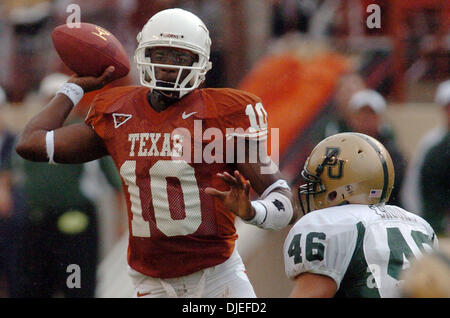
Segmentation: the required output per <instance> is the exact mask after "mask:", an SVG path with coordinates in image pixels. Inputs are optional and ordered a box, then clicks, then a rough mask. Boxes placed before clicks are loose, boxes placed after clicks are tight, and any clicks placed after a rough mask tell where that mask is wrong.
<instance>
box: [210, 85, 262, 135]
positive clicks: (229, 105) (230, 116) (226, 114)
mask: <svg viewBox="0 0 450 318" xmlns="http://www.w3.org/2000/svg"><path fill="white" fill-rule="evenodd" d="M214 100H215V103H216V107H217V112H218V115H219V122H220V126H221V129H222V131H223V133H224V134H225V135H226V137H227V138H230V137H233V136H235V137H245V138H249V139H257V140H263V139H265V138H266V137H267V112H266V110H265V109H264V106H263V104H262V101H261V99H260V98H259V97H257V96H256V95H253V94H251V93H248V92H245V91H241V90H236V89H221V90H220V91H219V93H218V94H215V96H214Z"/></svg>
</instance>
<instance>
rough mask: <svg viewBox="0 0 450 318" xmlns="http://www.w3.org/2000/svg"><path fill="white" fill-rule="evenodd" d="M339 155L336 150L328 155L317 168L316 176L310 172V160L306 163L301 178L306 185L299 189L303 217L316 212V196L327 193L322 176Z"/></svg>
mask: <svg viewBox="0 0 450 318" xmlns="http://www.w3.org/2000/svg"><path fill="white" fill-rule="evenodd" d="M337 153H338V150H337V149H334V150H332V151H331V152H330V153H329V154H328V155H326V156H325V158H324V159H323V161H322V163H321V164H319V165H318V166H317V168H316V171H315V174H312V173H310V172H309V171H308V169H307V166H308V160H307V161H306V163H305V167H304V168H303V170H302V172H301V176H302V178H303V180H305V181H306V183H305V184H303V185H301V186H300V187H299V189H298V199H299V202H300V207H301V209H302V212H303V215H305V214H306V213H309V212H311V211H313V210H315V206H312V204H314V196H316V195H319V194H322V193H324V192H325V191H326V188H325V185H324V184H323V183H322V181H321V180H320V176H321V175H322V173H323V171H324V168H325V166H326V165H327V164H328V163H329V162H331V161H333V160H335V158H336V157H335V156H336V155H337Z"/></svg>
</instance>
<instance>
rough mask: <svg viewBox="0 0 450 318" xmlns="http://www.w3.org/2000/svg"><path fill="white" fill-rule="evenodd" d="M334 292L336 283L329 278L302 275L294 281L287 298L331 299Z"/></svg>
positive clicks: (311, 274)
mask: <svg viewBox="0 0 450 318" xmlns="http://www.w3.org/2000/svg"><path fill="white" fill-rule="evenodd" d="M336 290H337V286H336V282H335V281H334V280H333V279H332V278H331V277H328V276H325V275H319V274H313V273H302V274H300V275H299V276H297V278H296V279H295V283H294V287H293V288H292V291H291V293H290V295H289V298H331V297H334V295H335V294H336Z"/></svg>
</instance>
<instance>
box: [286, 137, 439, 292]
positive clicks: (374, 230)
mask: <svg viewBox="0 0 450 318" xmlns="http://www.w3.org/2000/svg"><path fill="white" fill-rule="evenodd" d="M301 174H302V177H303V179H304V180H305V182H306V183H305V184H304V185H302V186H300V188H299V191H298V192H299V201H300V205H301V209H302V210H303V213H304V214H305V215H304V216H303V217H302V218H301V219H300V220H298V221H297V223H296V224H295V225H294V226H293V227H292V228H291V230H290V232H289V234H288V235H287V237H286V240H285V243H284V247H283V255H284V262H285V271H286V275H287V276H288V277H289V278H291V279H293V280H294V282H295V283H294V287H293V289H292V291H291V294H290V297H400V296H401V294H400V290H401V289H400V287H401V284H402V281H401V280H400V277H401V276H400V274H401V273H402V271H403V270H405V269H406V268H408V267H409V264H410V262H411V261H412V260H413V259H414V258H416V257H420V256H421V255H422V254H423V253H425V252H427V251H431V250H432V249H433V248H437V244H438V242H437V238H436V236H435V233H434V231H433V229H432V228H431V226H430V225H429V224H428V223H427V222H426V221H425V220H423V219H422V218H421V217H419V216H417V215H415V214H413V213H410V212H408V211H405V210H404V209H401V208H399V207H397V206H393V205H387V204H386V202H387V201H388V199H389V196H390V194H391V191H392V188H393V184H394V168H393V164H392V160H391V157H390V155H389V153H388V152H387V150H386V149H385V147H384V146H383V145H382V144H381V143H380V142H378V141H377V140H375V139H374V138H372V137H369V136H367V135H364V134H359V133H341V134H336V135H333V136H330V137H328V138H326V139H324V140H323V141H321V142H320V143H319V144H318V145H317V146H316V147H315V148H314V149H313V150H312V152H311V154H310V156H309V157H308V159H307V160H306V163H305V166H304V169H303V171H302V173H301Z"/></svg>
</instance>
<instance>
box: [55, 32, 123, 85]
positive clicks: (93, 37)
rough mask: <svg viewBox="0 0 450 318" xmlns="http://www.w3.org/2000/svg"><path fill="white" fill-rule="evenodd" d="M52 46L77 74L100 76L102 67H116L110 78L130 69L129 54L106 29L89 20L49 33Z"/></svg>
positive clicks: (114, 77)
mask: <svg viewBox="0 0 450 318" xmlns="http://www.w3.org/2000/svg"><path fill="white" fill-rule="evenodd" d="M52 40H53V45H54V47H55V49H56V52H58V55H59V57H60V58H61V60H62V61H63V62H64V64H65V65H66V66H67V67H68V68H70V69H71V70H72V71H73V72H75V73H76V74H77V75H78V76H95V77H98V76H100V75H101V74H102V73H103V72H104V71H105V69H106V68H107V67H108V66H110V65H112V66H114V67H115V71H114V73H113V75H112V76H113V80H116V79H119V78H121V77H124V76H126V75H127V74H128V72H129V71H130V62H129V58H128V55H127V53H126V51H125V49H124V47H123V46H122V44H121V43H120V42H119V41H118V40H117V38H116V37H115V36H114V35H113V34H112V33H111V32H109V31H108V30H106V29H104V28H102V27H100V26H98V25H95V24H91V23H80V27H73V26H70V25H69V24H63V25H60V26H57V27H56V28H55V29H54V30H53V32H52Z"/></svg>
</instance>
